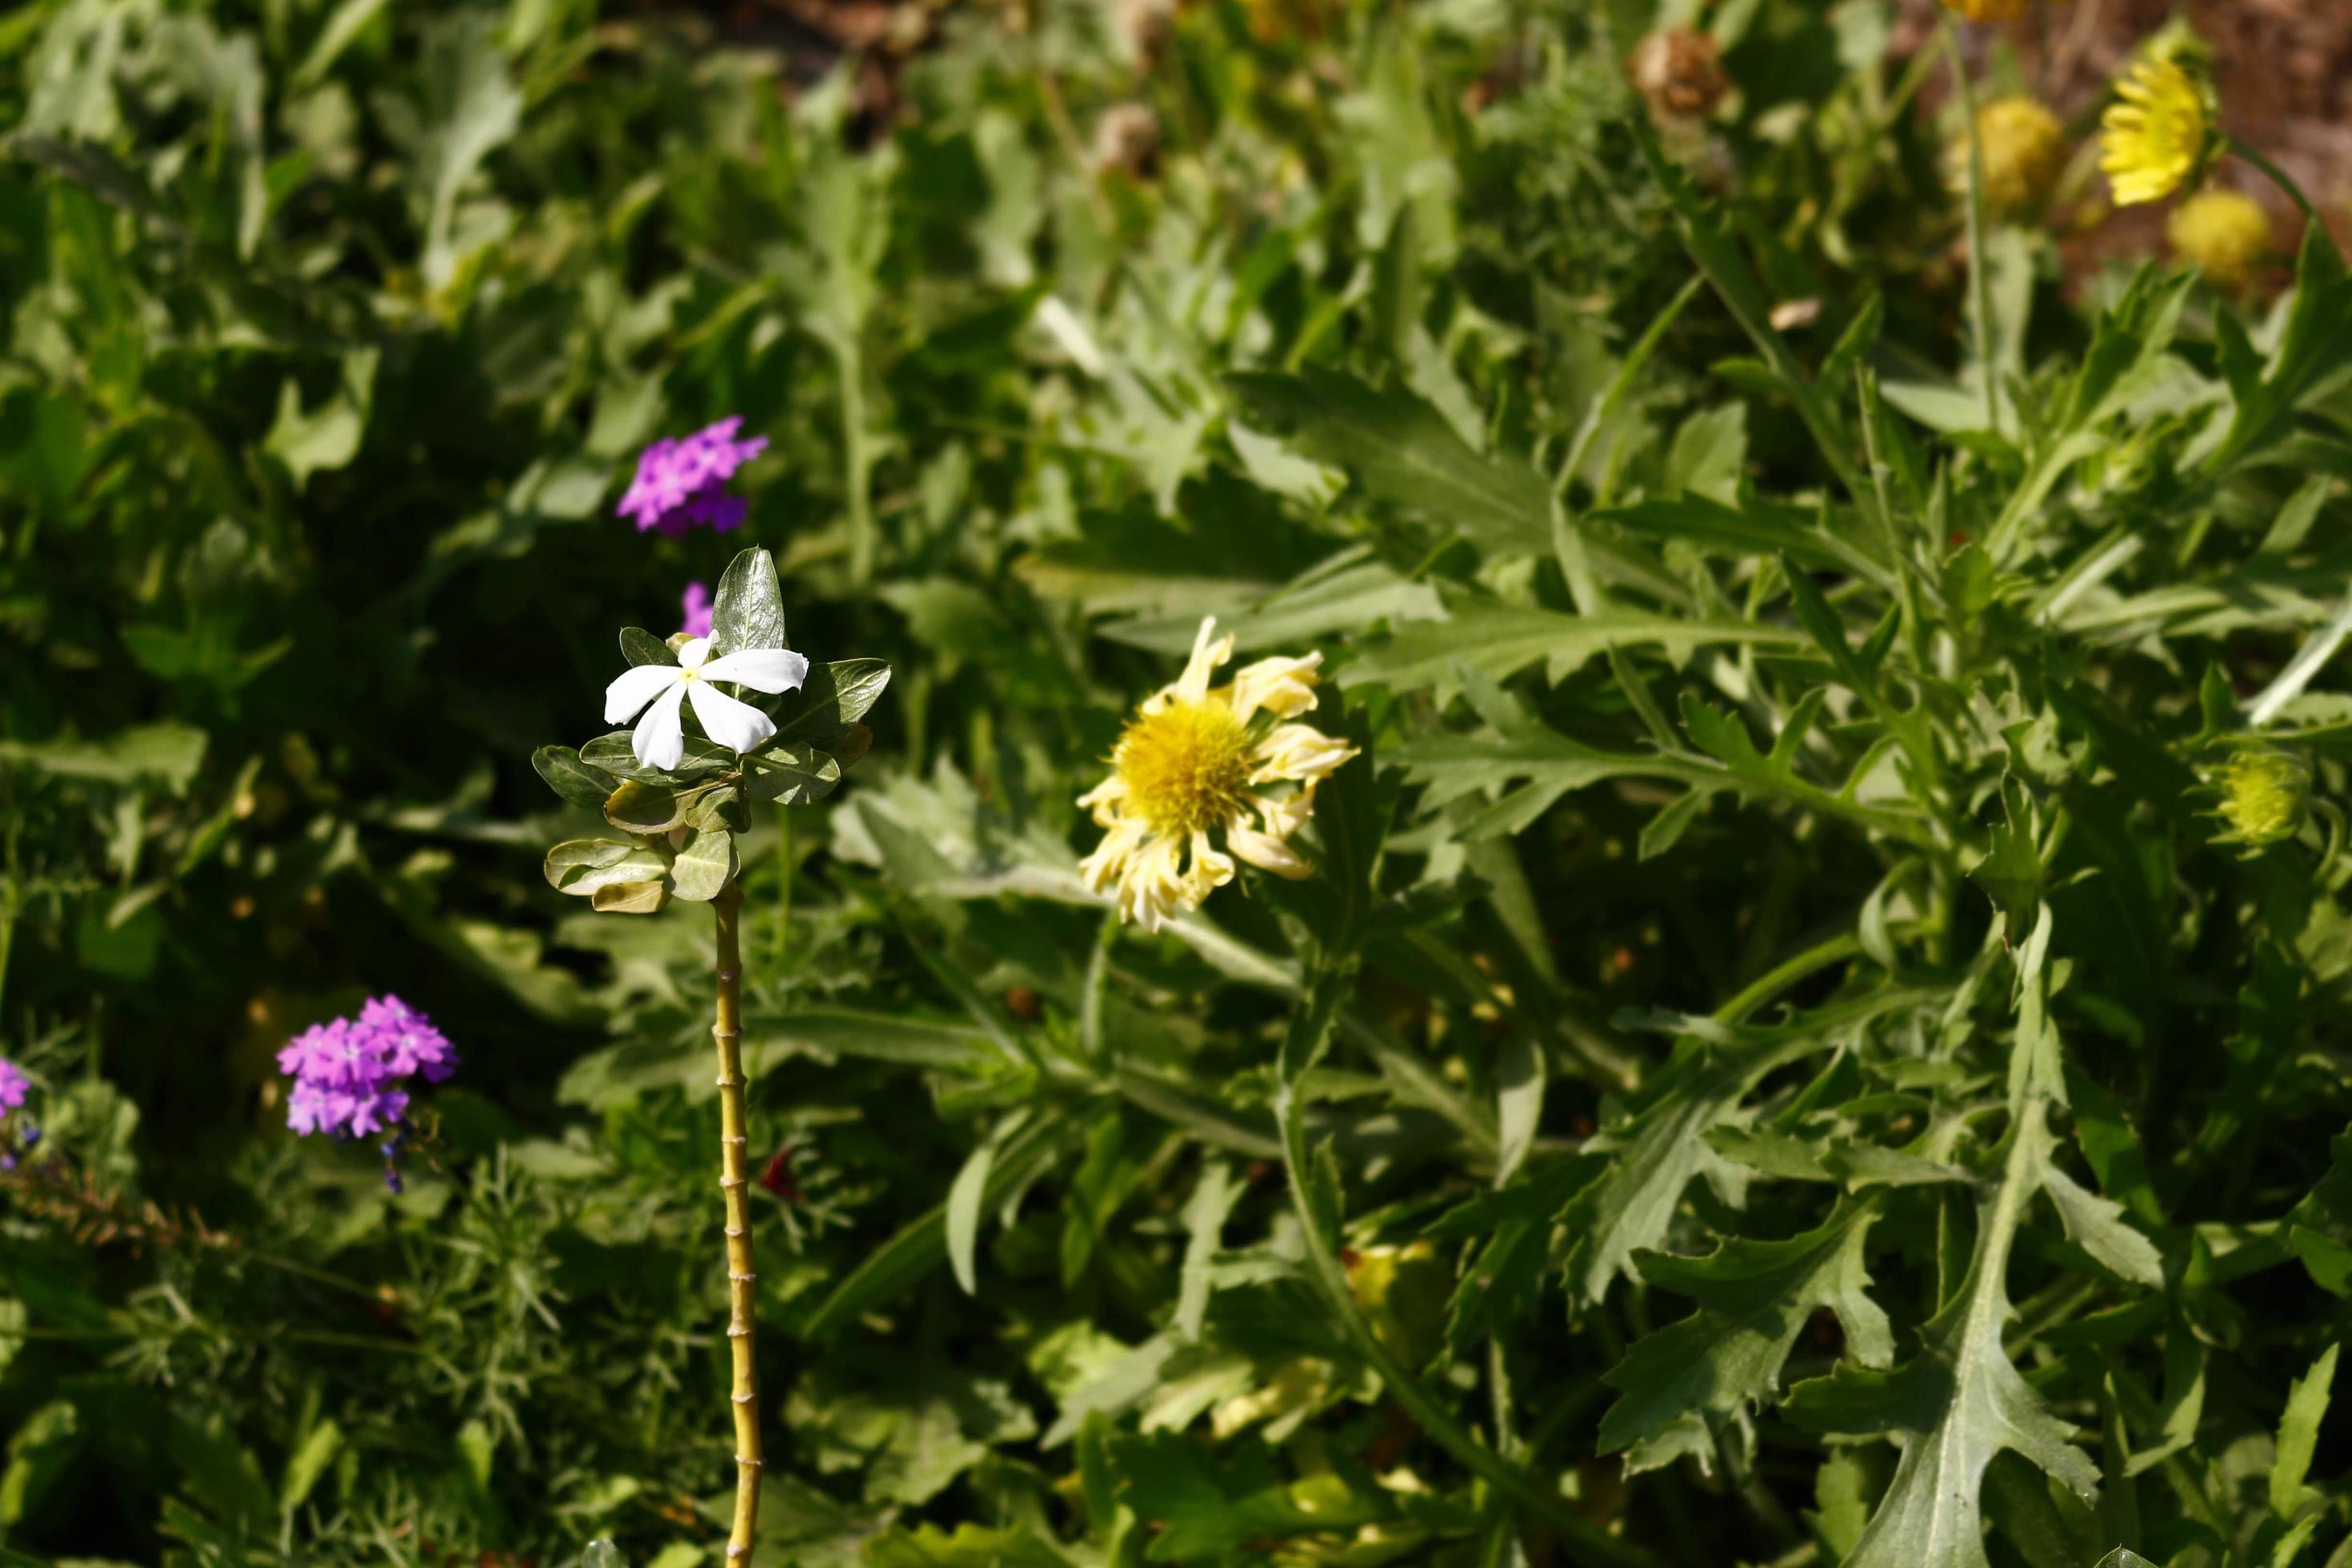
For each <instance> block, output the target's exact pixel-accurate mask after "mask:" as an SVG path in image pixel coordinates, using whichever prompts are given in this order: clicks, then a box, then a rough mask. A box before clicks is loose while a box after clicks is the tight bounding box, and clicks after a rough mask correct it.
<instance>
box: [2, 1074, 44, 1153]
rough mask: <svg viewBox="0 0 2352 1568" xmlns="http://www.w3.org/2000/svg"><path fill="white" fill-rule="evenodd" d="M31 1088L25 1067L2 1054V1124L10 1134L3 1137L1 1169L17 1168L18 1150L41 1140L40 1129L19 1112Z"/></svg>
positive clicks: (23, 1106)
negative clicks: (19, 1065)
mask: <svg viewBox="0 0 2352 1568" xmlns="http://www.w3.org/2000/svg"><path fill="white" fill-rule="evenodd" d="M32 1089H33V1080H32V1079H29V1078H26V1076H25V1069H24V1068H20V1067H18V1066H17V1065H16V1063H15V1062H12V1061H10V1060H9V1059H8V1058H6V1057H0V1126H5V1128H6V1130H7V1132H8V1134H10V1136H6V1137H0V1171H13V1170H15V1169H16V1154H17V1152H18V1150H20V1149H24V1150H29V1149H31V1148H32V1146H33V1145H34V1144H36V1143H38V1142H40V1141H41V1130H40V1129H39V1128H38V1127H37V1126H35V1125H34V1124H33V1122H32V1121H31V1120H30V1119H28V1118H26V1117H25V1116H23V1115H21V1114H19V1113H20V1112H22V1111H23V1110H24V1109H25V1097H26V1095H28V1094H30V1093H31V1092H32Z"/></svg>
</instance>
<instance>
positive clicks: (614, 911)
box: [564, 881, 669, 915]
mask: <svg viewBox="0 0 2352 1568" xmlns="http://www.w3.org/2000/svg"><path fill="white" fill-rule="evenodd" d="M564 890H565V891H566V892H570V891H572V889H569V888H567V889H564ZM668 902H669V884H668V883H667V881H661V882H607V883H605V884H604V886H603V887H600V888H598V889H596V890H595V891H594V892H593V893H591V894H589V895H588V903H589V907H590V908H592V909H593V910H595V911H596V912H597V913H598V914H607V915H656V914H659V913H661V911H662V909H663V908H664V906H666V905H667V903H668Z"/></svg>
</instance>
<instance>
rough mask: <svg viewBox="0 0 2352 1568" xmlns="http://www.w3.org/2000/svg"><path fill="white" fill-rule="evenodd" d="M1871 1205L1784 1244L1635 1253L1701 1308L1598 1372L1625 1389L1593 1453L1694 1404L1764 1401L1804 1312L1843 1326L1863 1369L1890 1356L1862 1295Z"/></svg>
mask: <svg viewBox="0 0 2352 1568" xmlns="http://www.w3.org/2000/svg"><path fill="white" fill-rule="evenodd" d="M1877 1217H1878V1205H1876V1203H1874V1202H1873V1201H1871V1200H1867V1199H1864V1200H1860V1201H1849V1202H1847V1203H1845V1204H1844V1205H1842V1206H1841V1207H1840V1208H1839V1209H1838V1211H1837V1212H1836V1213H1835V1214H1833V1215H1831V1216H1830V1218H1829V1221H1828V1222H1827V1223H1826V1224H1824V1225H1822V1226H1821V1227H1820V1228H1819V1229H1817V1230H1810V1231H1807V1232H1805V1233H1804V1234H1803V1235H1801V1236H1795V1237H1790V1238H1789V1239H1788V1240H1786V1241H1744V1240H1738V1239H1734V1240H1730V1241H1726V1242H1725V1243H1724V1244H1723V1245H1722V1246H1721V1247H1718V1248H1717V1249H1716V1251H1715V1252H1714V1253H1713V1254H1711V1255H1709V1256H1707V1257H1705V1258H1675V1257H1673V1256H1670V1255H1668V1254H1665V1253H1660V1252H1643V1253H1638V1254H1636V1255H1635V1257H1634V1259H1633V1261H1634V1265H1635V1267H1636V1268H1639V1269H1640V1270H1641V1275H1642V1278H1643V1280H1645V1281H1647V1282H1648V1283H1649V1284H1651V1285H1653V1286H1655V1287H1657V1288H1659V1289H1665V1290H1672V1291H1675V1292H1676V1293H1677V1294H1679V1295H1685V1296H1689V1297H1691V1298H1692V1299H1694V1300H1696V1301H1697V1303H1698V1310H1696V1311H1695V1312H1693V1313H1692V1314H1691V1315H1690V1316H1689V1317H1687V1318H1685V1319H1683V1320H1682V1321H1680V1322H1677V1323H1675V1324H1672V1325H1671V1326H1669V1327H1667V1328H1664V1329H1661V1330H1659V1331H1657V1332H1656V1333H1654V1334H1652V1335H1650V1336H1649V1337H1648V1338H1646V1339H1643V1340H1642V1341H1640V1342H1637V1343H1636V1344H1635V1345H1634V1346H1633V1349H1632V1350H1631V1351H1630V1352H1627V1353H1626V1356H1625V1359H1624V1360H1623V1361H1622V1362H1620V1363H1618V1364H1617V1365H1616V1367H1615V1368H1614V1369H1612V1371H1611V1372H1610V1373H1608V1374H1607V1375H1606V1377H1605V1378H1604V1379H1603V1381H1605V1382H1606V1383H1608V1384H1610V1385H1611V1386H1612V1387H1614V1388H1617V1389H1620V1390H1622V1391H1623V1395H1622V1397H1621V1398H1620V1399H1619V1400H1618V1401H1617V1403H1616V1404H1615V1405H1612V1406H1610V1408H1609V1413H1608V1414H1607V1415H1604V1416H1602V1417H1601V1452H1602V1453H1604V1454H1610V1453H1615V1452H1616V1451H1617V1450H1619V1449H1621V1448H1628V1447H1633V1448H1635V1450H1636V1452H1635V1453H1634V1455H1633V1458H1632V1459H1631V1463H1633V1465H1635V1466H1636V1467H1637V1468H1639V1467H1640V1466H1641V1454H1640V1451H1639V1447H1640V1446H1642V1445H1647V1444H1649V1443H1652V1442H1654V1440H1655V1439H1656V1438H1658V1437H1659V1436H1661V1435H1662V1434H1664V1433H1665V1432H1666V1431H1667V1429H1668V1428H1669V1427H1671V1426H1673V1425H1674V1424H1675V1422H1676V1421H1677V1420H1679V1419H1681V1418H1683V1417H1685V1416H1686V1415H1691V1414H1692V1413H1694V1412H1696V1413H1697V1414H1700V1415H1705V1416H1706V1417H1707V1418H1708V1420H1709V1422H1710V1423H1711V1424H1717V1425H1719V1424H1720V1423H1722V1422H1724V1421H1726V1420H1727V1419H1729V1418H1731V1417H1733V1416H1734V1415H1738V1414H1740V1413H1741V1412H1742V1411H1744V1410H1745V1409H1746V1407H1747V1406H1748V1405H1752V1404H1769V1402H1770V1401H1771V1400H1772V1398H1773V1396H1774V1395H1775V1394H1776V1393H1777V1392H1778V1391H1779V1388H1780V1369H1781V1367H1782V1366H1784V1365H1785V1364H1786V1363H1787V1362H1788V1359H1789V1352H1790V1349H1791V1348H1793V1347H1794V1346H1795V1344H1796V1342H1797V1335H1798V1334H1799V1333H1800V1332H1801V1331H1802V1330H1803V1329H1804V1326H1805V1324H1806V1321H1808V1320H1809V1319H1810V1318H1811V1316H1812V1314H1813V1312H1814V1311H1815V1310H1817V1309H1820V1308H1823V1307H1826V1308H1828V1309H1829V1310H1832V1311H1833V1312H1835V1313H1836V1314H1837V1316H1838V1321H1839V1322H1840V1323H1841V1324H1842V1325H1843V1327H1844V1329H1845V1336H1846V1347H1847V1349H1848V1351H1849V1352H1851V1353H1852V1355H1853V1359H1854V1360H1855V1361H1857V1362H1859V1363H1861V1364H1863V1365H1864V1366H1866V1367H1883V1366H1885V1365H1886V1364H1888V1363H1890V1362H1892V1361H1893V1360H1894V1358H1895V1341H1894V1336H1893V1335H1892V1333H1891V1332H1890V1331H1889V1330H1888V1327H1887V1322H1886V1314H1885V1313H1884V1312H1882V1311H1880V1310H1879V1309H1878V1306H1877V1304H1876V1303H1875V1302H1874V1301H1872V1300H1871V1299H1870V1298H1869V1297H1868V1296H1867V1295H1865V1294H1864V1289H1865V1287H1867V1286H1868V1285H1869V1283H1870V1274H1869V1270H1868V1268H1866V1267H1865V1266H1864V1258H1863V1249H1864V1245H1865V1244H1866V1243H1867V1241H1868V1239H1869V1237H1870V1227H1871V1224H1872V1222H1873V1221H1874V1220H1875V1219H1876V1218H1877Z"/></svg>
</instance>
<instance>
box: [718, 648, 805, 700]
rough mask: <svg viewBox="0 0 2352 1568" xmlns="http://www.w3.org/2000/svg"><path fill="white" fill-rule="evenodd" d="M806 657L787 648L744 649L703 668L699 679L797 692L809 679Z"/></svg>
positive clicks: (768, 689)
mask: <svg viewBox="0 0 2352 1568" xmlns="http://www.w3.org/2000/svg"><path fill="white" fill-rule="evenodd" d="M808 668H809V666H808V656H807V655H805V654H798V653H794V652H793V651H792V650H791V649H790V648H782V647H746V648H738V649H736V650H735V651H734V652H733V653H730V654H729V655H728V656H727V657H726V658H714V659H712V660H711V661H710V662H709V664H706V665H704V666H703V667H702V679H705V680H732V681H734V682H736V683H737V684H738V685H740V686H748V687H750V688H751V689H753V690H754V691H796V690H798V689H800V684H801V682H802V681H803V680H806V679H808ZM695 711H696V712H698V713H699V712H701V711H702V710H701V709H699V708H697V709H696V710H695Z"/></svg>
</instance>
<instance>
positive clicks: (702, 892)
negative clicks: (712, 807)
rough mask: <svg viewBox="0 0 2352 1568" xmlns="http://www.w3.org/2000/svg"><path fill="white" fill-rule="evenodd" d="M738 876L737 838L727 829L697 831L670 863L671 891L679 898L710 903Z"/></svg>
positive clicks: (679, 848)
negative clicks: (736, 872)
mask: <svg viewBox="0 0 2352 1568" xmlns="http://www.w3.org/2000/svg"><path fill="white" fill-rule="evenodd" d="M734 875H735V836H734V835H733V834H731V833H730V832H728V831H727V830H726V829H724V828H706V829H701V830H698V831H697V832H696V833H695V834H693V835H692V836H691V837H688V839H687V841H686V842H685V843H684V844H683V845H681V846H680V847H678V851H677V859H676V860H674V861H672V862H670V868H669V889H670V891H671V892H672V893H674V894H675V895H677V897H678V898H681V899H685V900H688V901H690V902H693V903H698V904H707V903H709V901H710V900H713V899H715V898H717V897H718V896H719V889H722V888H724V887H726V886H727V882H728V879H730V878H731V877H733V876H734Z"/></svg>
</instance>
